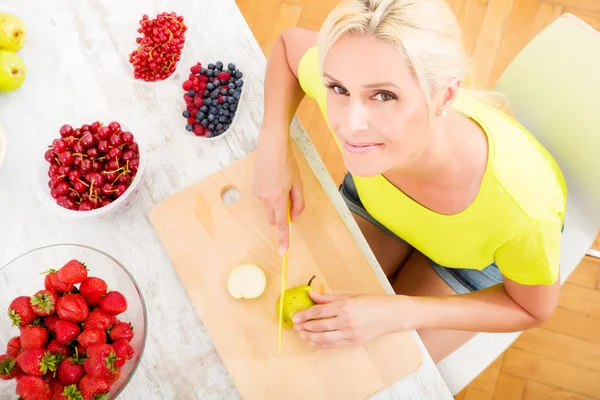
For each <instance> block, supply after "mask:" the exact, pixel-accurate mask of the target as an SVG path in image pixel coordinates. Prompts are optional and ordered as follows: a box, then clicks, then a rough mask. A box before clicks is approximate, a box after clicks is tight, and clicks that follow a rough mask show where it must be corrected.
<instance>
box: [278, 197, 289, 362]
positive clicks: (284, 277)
mask: <svg viewBox="0 0 600 400" xmlns="http://www.w3.org/2000/svg"><path fill="white" fill-rule="evenodd" d="M290 209H291V204H290V203H289V202H288V207H287V220H288V247H287V250H286V251H285V253H284V254H283V260H282V264H283V265H282V267H281V294H280V296H281V297H280V298H281V301H280V302H279V337H278V346H277V353H278V354H281V340H282V336H283V303H284V302H283V300H284V297H283V294H284V293H285V289H286V281H287V266H288V253H289V250H290V236H291V233H292V219H291V216H290Z"/></svg>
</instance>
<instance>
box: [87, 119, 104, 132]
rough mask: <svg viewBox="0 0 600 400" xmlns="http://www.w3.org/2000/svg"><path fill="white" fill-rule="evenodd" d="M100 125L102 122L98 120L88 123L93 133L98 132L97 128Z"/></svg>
mask: <svg viewBox="0 0 600 400" xmlns="http://www.w3.org/2000/svg"><path fill="white" fill-rule="evenodd" d="M101 126H102V123H101V122H100V121H95V122H92V124H91V125H90V131H91V132H93V133H98V129H99V128H100V127H101Z"/></svg>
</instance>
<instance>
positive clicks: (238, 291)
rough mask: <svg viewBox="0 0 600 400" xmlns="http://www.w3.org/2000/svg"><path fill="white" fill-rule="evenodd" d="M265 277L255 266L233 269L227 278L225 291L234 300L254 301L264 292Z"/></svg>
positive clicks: (245, 265) (244, 265)
mask: <svg viewBox="0 0 600 400" xmlns="http://www.w3.org/2000/svg"><path fill="white" fill-rule="evenodd" d="M266 286H267V276H266V275H265V272H264V271H263V270H262V269H261V268H260V267H259V266H258V265H256V264H251V263H246V264H240V265H238V266H236V267H233V268H232V269H231V270H230V271H229V275H228V277H227V291H228V292H229V294H230V295H231V297H233V298H234V299H255V298H257V297H259V296H260V295H261V294H263V292H264V291H265V287H266Z"/></svg>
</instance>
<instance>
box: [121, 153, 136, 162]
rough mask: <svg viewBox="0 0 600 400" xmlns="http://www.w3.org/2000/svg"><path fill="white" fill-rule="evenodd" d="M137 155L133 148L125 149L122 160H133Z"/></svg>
mask: <svg viewBox="0 0 600 400" xmlns="http://www.w3.org/2000/svg"><path fill="white" fill-rule="evenodd" d="M136 157H137V155H136V154H135V152H134V151H133V150H127V151H126V152H125V153H123V157H122V159H123V161H128V160H133V159H135V158H136Z"/></svg>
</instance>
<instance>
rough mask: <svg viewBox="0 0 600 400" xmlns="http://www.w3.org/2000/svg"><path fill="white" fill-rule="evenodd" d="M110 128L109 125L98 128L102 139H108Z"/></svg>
mask: <svg viewBox="0 0 600 400" xmlns="http://www.w3.org/2000/svg"><path fill="white" fill-rule="evenodd" d="M110 134H111V133H110V129H109V128H108V126H102V127H100V128H98V137H99V138H100V139H108V138H109V137H110Z"/></svg>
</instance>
